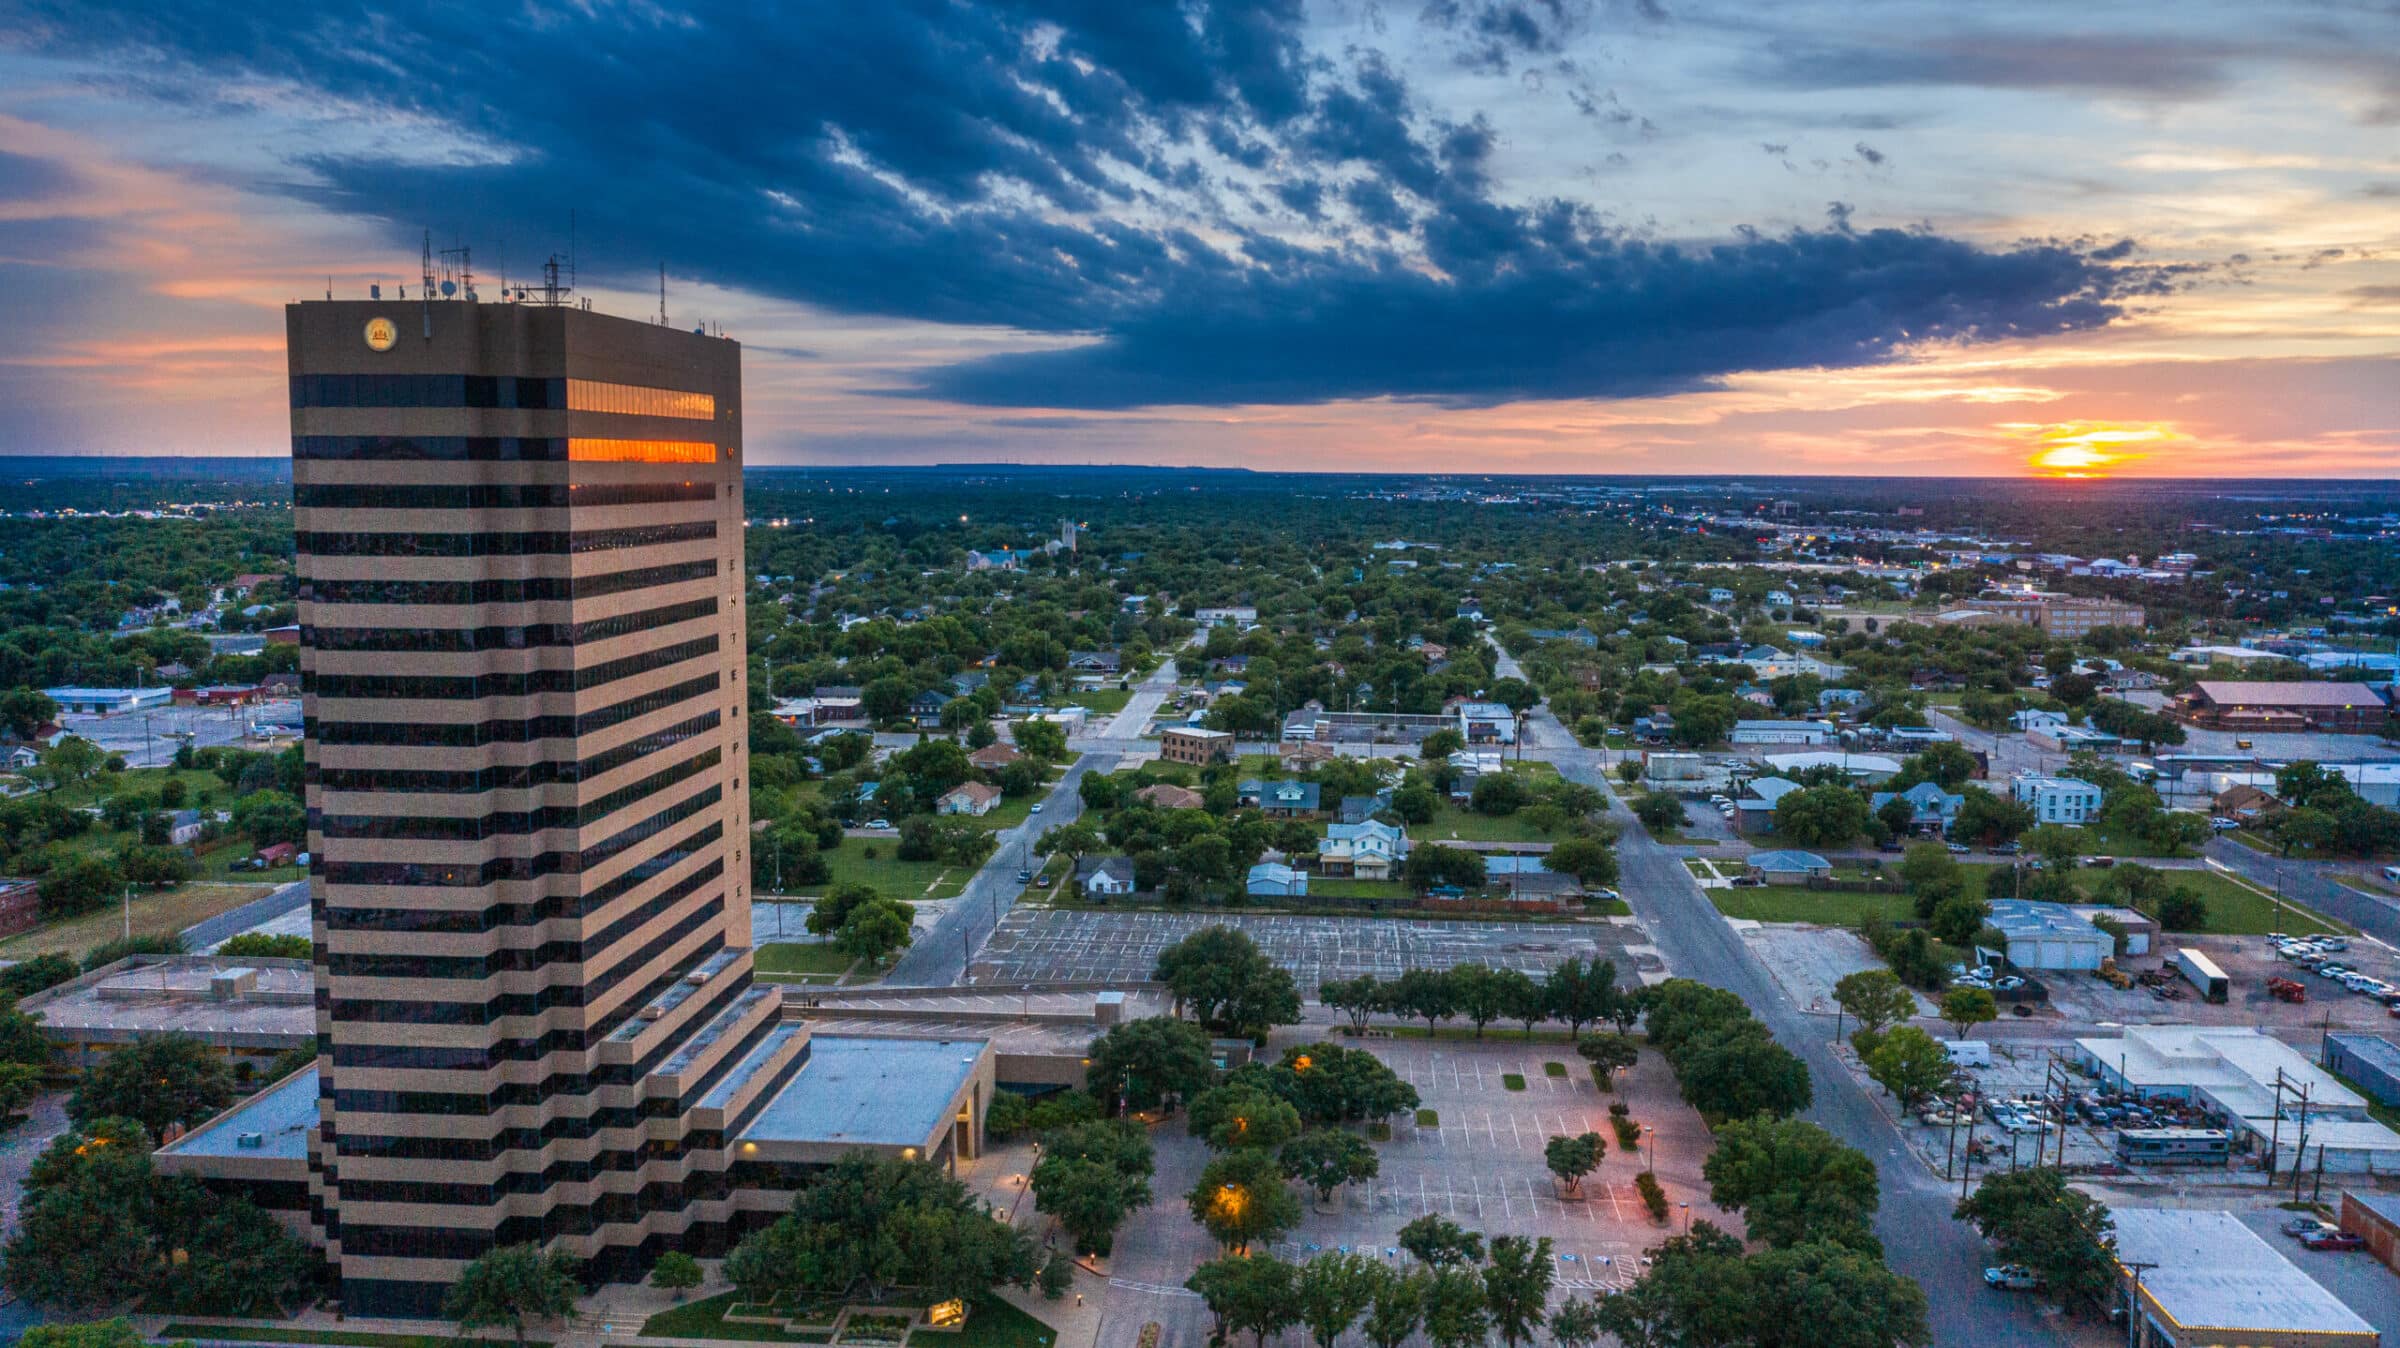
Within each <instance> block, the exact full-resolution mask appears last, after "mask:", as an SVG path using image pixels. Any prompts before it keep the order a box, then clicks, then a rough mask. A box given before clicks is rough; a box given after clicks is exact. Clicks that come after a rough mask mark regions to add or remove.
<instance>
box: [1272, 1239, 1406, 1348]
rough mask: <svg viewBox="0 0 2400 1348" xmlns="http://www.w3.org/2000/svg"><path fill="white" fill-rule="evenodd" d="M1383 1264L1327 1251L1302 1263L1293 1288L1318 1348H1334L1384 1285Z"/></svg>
mask: <svg viewBox="0 0 2400 1348" xmlns="http://www.w3.org/2000/svg"><path fill="white" fill-rule="evenodd" d="M1383 1272H1384V1269H1383V1265H1381V1264H1379V1263H1377V1262H1375V1261H1374V1260H1373V1259H1371V1258H1369V1257H1367V1256H1366V1255H1363V1254H1342V1253H1339V1252H1328V1253H1325V1254H1320V1255H1318V1256H1317V1257H1316V1258H1314V1259H1311V1260H1309V1261H1308V1262H1307V1263H1305V1264H1302V1265H1301V1266H1300V1276H1299V1279H1298V1285H1297V1286H1296V1287H1295V1288H1294V1289H1293V1291H1294V1297H1295V1300H1296V1301H1297V1303H1298V1310H1299V1318H1300V1323H1302V1324H1304V1325H1307V1326H1308V1336H1309V1337H1310V1338H1311V1339H1313V1340H1315V1341H1316V1345H1317V1348H1334V1344H1335V1343H1336V1342H1338V1341H1339V1340H1340V1339H1341V1337H1342V1335H1344V1334H1346V1333H1348V1332H1349V1330H1350V1326H1352V1325H1354V1324H1357V1323H1358V1317H1359V1316H1361V1315H1364V1314H1365V1313H1366V1311H1367V1308H1368V1307H1369V1306H1372V1305H1374V1304H1375V1293H1376V1292H1377V1291H1378V1290H1379V1289H1380V1288H1381V1287H1382V1285H1383Z"/></svg>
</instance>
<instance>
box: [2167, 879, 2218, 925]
mask: <svg viewBox="0 0 2400 1348" xmlns="http://www.w3.org/2000/svg"><path fill="white" fill-rule="evenodd" d="M2158 925H2159V926H2161V927H2164V928H2166V929H2167V930H2168V931H2205V930H2207V929H2208V901H2207V900H2206V899H2203V898H2201V897H2200V894H2199V892H2198V891H2197V890H2194V889H2193V888H2192V887H2191V886H2189V885H2176V886H2175V887H2174V888H2172V889H2169V890H2168V891H2167V892H2166V893H2165V894H2163V895H2161V896H2160V897H2159V900H2158Z"/></svg>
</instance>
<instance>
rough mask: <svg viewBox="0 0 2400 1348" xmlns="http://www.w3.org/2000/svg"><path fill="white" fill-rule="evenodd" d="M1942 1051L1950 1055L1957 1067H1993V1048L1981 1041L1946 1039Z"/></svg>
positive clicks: (1952, 1062)
mask: <svg viewBox="0 0 2400 1348" xmlns="http://www.w3.org/2000/svg"><path fill="white" fill-rule="evenodd" d="M1942 1051H1943V1052H1945V1053H1947V1054H1949V1055H1950V1062H1951V1064H1952V1065H1953V1066H1957V1067H1989V1066H1991V1065H1992V1046H1991V1045H1990V1044H1987V1043H1985V1042H1984V1041H1983V1040H1981V1039H1945V1040H1943V1041H1942Z"/></svg>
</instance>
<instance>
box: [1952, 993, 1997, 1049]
mask: <svg viewBox="0 0 2400 1348" xmlns="http://www.w3.org/2000/svg"><path fill="white" fill-rule="evenodd" d="M1999 1018H2000V1004H1999V1003H1998V1002H1997V1001H1995V1000H1993V998H1992V994H1991V993H1990V992H1989V991H1988V990H1986V989H1983V988H1952V989H1950V990H1949V991H1948V992H1945V993H1943V994H1942V1019H1943V1020H1946V1021H1948V1022H1949V1023H1950V1028H1951V1030H1952V1031H1954V1032H1955V1034H1956V1037H1957V1038H1960V1039H1964V1038H1966V1037H1967V1031H1968V1030H1970V1029H1972V1028H1973V1027H1975V1026H1977V1025H1982V1024H1985V1023H1987V1022H1990V1021H1995V1020H1998V1019H1999Z"/></svg>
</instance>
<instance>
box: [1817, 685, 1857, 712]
mask: <svg viewBox="0 0 2400 1348" xmlns="http://www.w3.org/2000/svg"><path fill="white" fill-rule="evenodd" d="M1865 705H1867V690H1866V689H1864V688H1825V689H1821V690H1819V691H1818V693H1817V710H1818V711H1833V710H1835V709H1837V708H1849V707H1863V706H1865Z"/></svg>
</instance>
